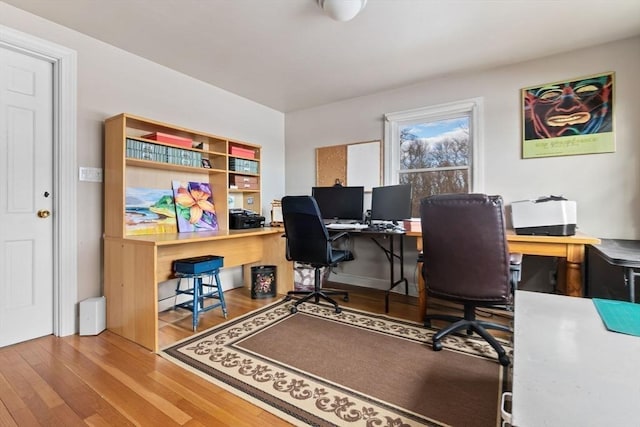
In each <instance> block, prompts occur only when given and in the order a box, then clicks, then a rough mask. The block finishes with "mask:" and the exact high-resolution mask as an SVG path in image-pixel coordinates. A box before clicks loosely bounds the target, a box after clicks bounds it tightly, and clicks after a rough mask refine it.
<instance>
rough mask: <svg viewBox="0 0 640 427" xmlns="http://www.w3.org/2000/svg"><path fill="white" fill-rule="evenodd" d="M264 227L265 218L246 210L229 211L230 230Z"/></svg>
mask: <svg viewBox="0 0 640 427" xmlns="http://www.w3.org/2000/svg"><path fill="white" fill-rule="evenodd" d="M260 227H264V217H263V216H260V215H258V214H257V213H255V212H253V211H250V210H246V209H229V229H231V230H242V229H245V228H260Z"/></svg>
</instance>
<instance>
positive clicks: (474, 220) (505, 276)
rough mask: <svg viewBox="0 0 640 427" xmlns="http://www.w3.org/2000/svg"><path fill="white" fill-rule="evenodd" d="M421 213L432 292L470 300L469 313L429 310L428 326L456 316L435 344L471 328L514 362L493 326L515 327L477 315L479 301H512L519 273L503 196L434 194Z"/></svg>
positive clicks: (435, 346) (425, 267) (503, 357)
mask: <svg viewBox="0 0 640 427" xmlns="http://www.w3.org/2000/svg"><path fill="white" fill-rule="evenodd" d="M420 217H421V225H422V241H423V254H424V255H423V268H422V274H423V277H424V279H425V286H426V290H427V294H428V295H430V296H433V297H436V298H442V299H446V300H450V301H455V302H457V303H461V304H462V305H463V306H464V318H461V317H455V316H448V315H438V314H431V315H429V314H427V315H425V318H424V323H425V326H427V327H430V326H431V320H445V321H448V322H452V323H451V324H450V325H449V326H447V327H445V328H443V329H441V330H440V331H438V332H437V333H436V334H435V335H434V336H433V343H432V346H433V350H435V351H438V350H441V349H442V343H441V342H440V340H441V339H442V338H443V337H445V336H446V335H449V334H451V333H453V332H456V331H459V330H466V331H467V334H469V335H471V334H472V333H473V332H475V333H477V334H478V335H480V336H481V337H482V338H484V340H485V341H487V342H488V343H489V344H490V345H491V347H493V348H494V349H495V351H496V352H497V353H498V360H499V361H500V364H502V365H504V366H508V365H509V363H510V361H509V357H508V356H507V354H506V352H505V350H504V348H503V347H502V345H500V343H499V342H498V341H497V340H496V339H495V338H494V337H493V336H492V335H490V334H489V332H487V329H497V330H501V331H507V332H511V330H510V329H509V327H508V326H505V325H501V324H497V323H492V322H486V321H482V320H478V319H476V307H492V306H494V307H495V306H500V307H502V308H506V307H509V306H510V305H511V304H512V299H513V290H514V288H515V285H516V283H517V280H518V279H519V274H520V264H518V262H521V260H522V256H521V255H520V256H518V255H515V256H514V257H512V256H511V255H510V254H509V251H508V243H507V239H506V233H505V223H504V209H503V205H502V198H501V197H500V196H487V195H484V194H445V195H437V196H430V197H426V198H424V199H422V200H421V201H420ZM512 258H513V262H514V265H512Z"/></svg>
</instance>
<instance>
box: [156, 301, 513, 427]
mask: <svg viewBox="0 0 640 427" xmlns="http://www.w3.org/2000/svg"><path fill="white" fill-rule="evenodd" d="M289 305H290V302H288V301H279V302H276V303H274V304H272V305H269V306H266V307H264V308H262V309H260V310H257V311H254V312H252V313H248V314H246V315H245V316H243V317H240V318H236V319H233V320H230V321H228V322H226V323H224V324H222V325H219V326H216V327H214V328H212V329H209V330H207V331H205V332H202V333H200V334H197V335H195V336H193V337H190V338H188V339H186V340H183V341H181V342H179V343H177V344H174V345H172V346H170V347H168V348H166V349H164V350H162V352H161V354H162V356H163V357H166V358H167V359H169V360H171V361H173V362H175V363H177V364H180V365H181V366H183V367H185V368H186V369H189V370H191V371H193V372H196V373H198V374H199V375H201V376H203V377H204V378H207V379H208V380H210V381H212V382H214V383H216V384H218V385H220V386H222V387H224V388H225V389H227V390H229V391H230V392H232V393H235V394H238V395H239V396H241V397H243V398H245V399H247V400H249V401H251V402H253V403H254V404H256V405H258V406H260V407H262V408H264V409H265V410H268V411H269V412H272V413H274V414H276V415H277V416H279V417H281V418H283V419H286V420H287V421H289V422H291V423H293V424H295V425H317V426H330V425H338V426H389V427H391V426H393V427H400V426H496V425H499V424H500V421H499V402H500V396H501V394H502V392H503V390H506V389H507V388H508V384H507V378H508V372H507V369H506V368H503V367H502V366H501V365H500V364H499V363H498V362H497V360H496V355H495V353H494V351H493V349H492V348H491V347H490V346H489V345H488V344H486V343H485V342H484V341H483V340H481V339H479V338H475V337H466V336H453V337H448V338H445V339H444V340H443V345H444V349H443V350H442V351H439V352H434V351H432V350H431V346H430V339H431V336H432V335H433V333H434V331H433V330H430V329H427V328H424V327H423V326H422V325H421V324H419V323H414V322H408V321H404V320H398V319H392V318H389V317H387V316H383V315H376V314H371V313H366V312H362V311H357V310H352V309H349V308H343V311H342V313H340V314H335V312H334V311H333V309H332V308H330V307H328V306H323V305H315V304H309V303H305V304H302V305H300V306H299V307H298V312H297V313H296V314H291V313H290V312H289ZM503 344H504V346H505V349H506V350H507V352H508V353H511V348H510V347H509V345H508V343H506V342H505V343H503Z"/></svg>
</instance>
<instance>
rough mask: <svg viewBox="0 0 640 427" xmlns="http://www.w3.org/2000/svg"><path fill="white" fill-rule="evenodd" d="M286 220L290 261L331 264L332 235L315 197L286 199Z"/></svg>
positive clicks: (284, 216) (283, 207)
mask: <svg viewBox="0 0 640 427" xmlns="http://www.w3.org/2000/svg"><path fill="white" fill-rule="evenodd" d="M282 221H283V223H284V233H285V236H286V238H287V259H289V260H293V261H298V262H305V263H309V264H312V265H313V264H317V265H328V264H330V262H331V244H330V241H329V232H328V231H327V228H326V227H325V225H324V222H323V221H322V216H321V214H320V209H319V208H318V204H317V203H316V201H315V199H314V198H313V197H311V196H285V197H283V198H282Z"/></svg>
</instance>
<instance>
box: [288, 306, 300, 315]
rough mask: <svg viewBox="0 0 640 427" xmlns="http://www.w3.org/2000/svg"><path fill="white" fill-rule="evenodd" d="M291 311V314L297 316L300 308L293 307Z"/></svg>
mask: <svg viewBox="0 0 640 427" xmlns="http://www.w3.org/2000/svg"><path fill="white" fill-rule="evenodd" d="M289 311H291V314H296V313H297V312H298V307H295V306H293V307H291V309H290V310H289Z"/></svg>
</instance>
